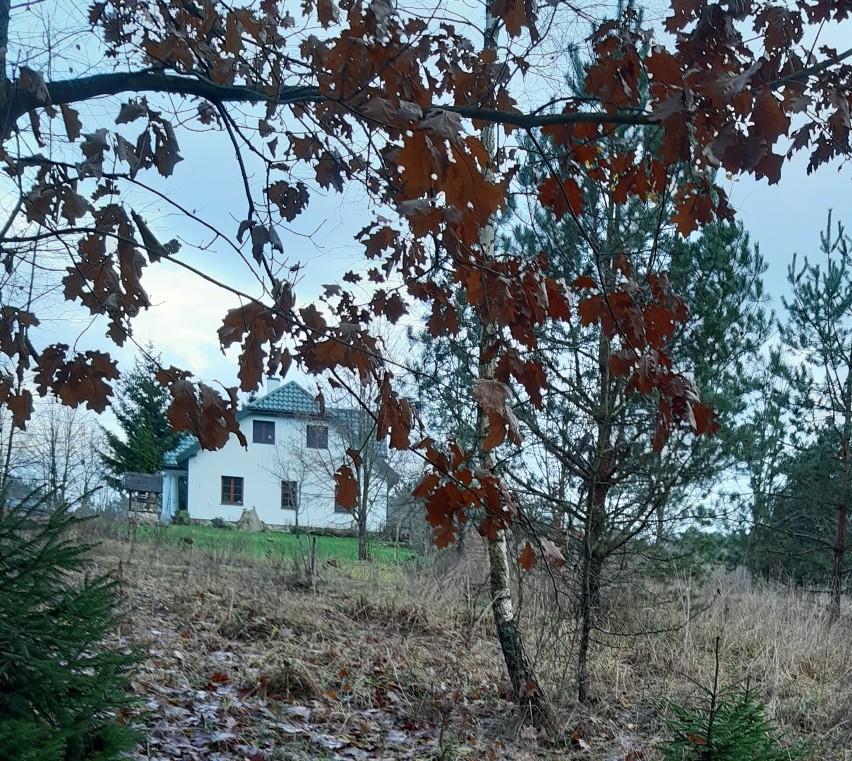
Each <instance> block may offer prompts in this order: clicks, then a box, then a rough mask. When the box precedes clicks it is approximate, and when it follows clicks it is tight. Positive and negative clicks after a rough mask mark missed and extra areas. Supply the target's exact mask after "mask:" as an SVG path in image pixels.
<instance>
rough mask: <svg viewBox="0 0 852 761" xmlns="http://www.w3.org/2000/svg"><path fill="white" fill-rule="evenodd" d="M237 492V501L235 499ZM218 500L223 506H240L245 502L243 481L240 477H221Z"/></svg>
mask: <svg viewBox="0 0 852 761" xmlns="http://www.w3.org/2000/svg"><path fill="white" fill-rule="evenodd" d="M226 486H227V488H226ZM237 487H239V488H237ZM238 492H239V499H237V493H238ZM219 499H220V501H221V504H223V505H239V506H241V505H242V504H243V502H244V501H245V479H244V478H243V477H242V476H222V477H221V483H220V488H219Z"/></svg>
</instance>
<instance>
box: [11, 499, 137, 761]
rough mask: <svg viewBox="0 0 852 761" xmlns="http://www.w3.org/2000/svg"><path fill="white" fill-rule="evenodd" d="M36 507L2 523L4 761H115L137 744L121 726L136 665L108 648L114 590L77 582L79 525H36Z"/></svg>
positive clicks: (52, 518) (82, 565) (59, 519)
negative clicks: (74, 531)
mask: <svg viewBox="0 0 852 761" xmlns="http://www.w3.org/2000/svg"><path fill="white" fill-rule="evenodd" d="M42 502H43V499H42ZM42 507H43V504H39V502H36V503H35V504H33V505H32V506H31V507H22V508H18V509H16V510H11V511H9V512H7V513H6V514H5V515H3V516H2V517H0V758H2V759H15V760H16V761H111V760H112V759H118V758H121V757H122V754H123V752H124V751H126V750H129V749H130V748H131V747H132V746H133V744H134V741H135V732H134V730H133V729H132V727H131V726H130V725H129V724H127V723H126V722H125V721H123V720H122V719H121V718H120V717H119V712H120V711H121V709H123V708H126V707H127V706H128V703H129V701H130V693H129V692H128V691H127V685H128V682H129V678H130V676H129V675H130V672H131V669H132V668H133V665H134V662H135V658H134V656H133V655H132V654H130V655H127V654H124V653H121V652H116V651H114V650H111V649H109V648H106V647H104V639H105V637H106V636H107V635H108V634H109V633H110V632H111V631H113V630H114V628H115V626H116V623H117V621H116V614H115V604H116V596H115V582H114V581H113V580H112V579H111V578H109V577H108V576H94V577H92V576H88V575H87V576H85V577H84V578H80V574H81V571H85V569H86V554H87V552H88V550H89V547H88V546H87V545H85V544H83V543H81V542H79V541H78V540H76V539H75V538H74V537H73V535H70V534H69V529H70V528H71V527H72V526H73V525H74V524H75V523H77V520H76V519H75V518H74V517H73V516H72V515H71V514H70V513H69V512H68V509H67V506H60V507H59V508H58V509H57V510H56V511H54V512H52V513H50V514H49V516H48V517H47V518H42V517H38V516H39V515H40V513H41V512H42V510H41V508H42Z"/></svg>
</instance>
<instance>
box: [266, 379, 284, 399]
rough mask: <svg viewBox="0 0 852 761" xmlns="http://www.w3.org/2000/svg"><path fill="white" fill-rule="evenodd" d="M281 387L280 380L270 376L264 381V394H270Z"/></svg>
mask: <svg viewBox="0 0 852 761" xmlns="http://www.w3.org/2000/svg"><path fill="white" fill-rule="evenodd" d="M280 385H281V379H280V378H273V377H272V376H271V375H270V376H269V377H268V378H267V379H266V393H267V394H271V393H272V392H273V391H275V389H276V388H278V387H279V386H280Z"/></svg>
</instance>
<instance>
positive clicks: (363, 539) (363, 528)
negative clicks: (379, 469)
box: [358, 467, 370, 560]
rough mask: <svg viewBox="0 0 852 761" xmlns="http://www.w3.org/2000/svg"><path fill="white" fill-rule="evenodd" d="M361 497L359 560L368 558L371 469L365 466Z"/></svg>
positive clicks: (359, 509) (359, 508)
mask: <svg viewBox="0 0 852 761" xmlns="http://www.w3.org/2000/svg"><path fill="white" fill-rule="evenodd" d="M360 480H361V487H362V488H361V498H360V500H359V502H360V504H359V506H358V560H367V506H368V505H369V494H370V471H369V467H365V468H364V470H363V475H362V477H361V479H360Z"/></svg>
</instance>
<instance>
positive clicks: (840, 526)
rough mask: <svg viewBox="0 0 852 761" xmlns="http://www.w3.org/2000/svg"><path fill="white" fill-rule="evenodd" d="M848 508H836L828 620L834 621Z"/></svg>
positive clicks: (844, 506)
mask: <svg viewBox="0 0 852 761" xmlns="http://www.w3.org/2000/svg"><path fill="white" fill-rule="evenodd" d="M848 513H849V508H848V507H847V506H846V505H845V504H844V505H839V506H838V508H837V533H836V535H835V542H834V562H833V563H832V568H831V605H830V608H829V616H828V619H829V622H830V623H832V624H833V623H834V622H835V621H837V619H838V618H839V617H840V600H841V597H842V594H843V558H844V555H845V554H846V520H847V516H848Z"/></svg>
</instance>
